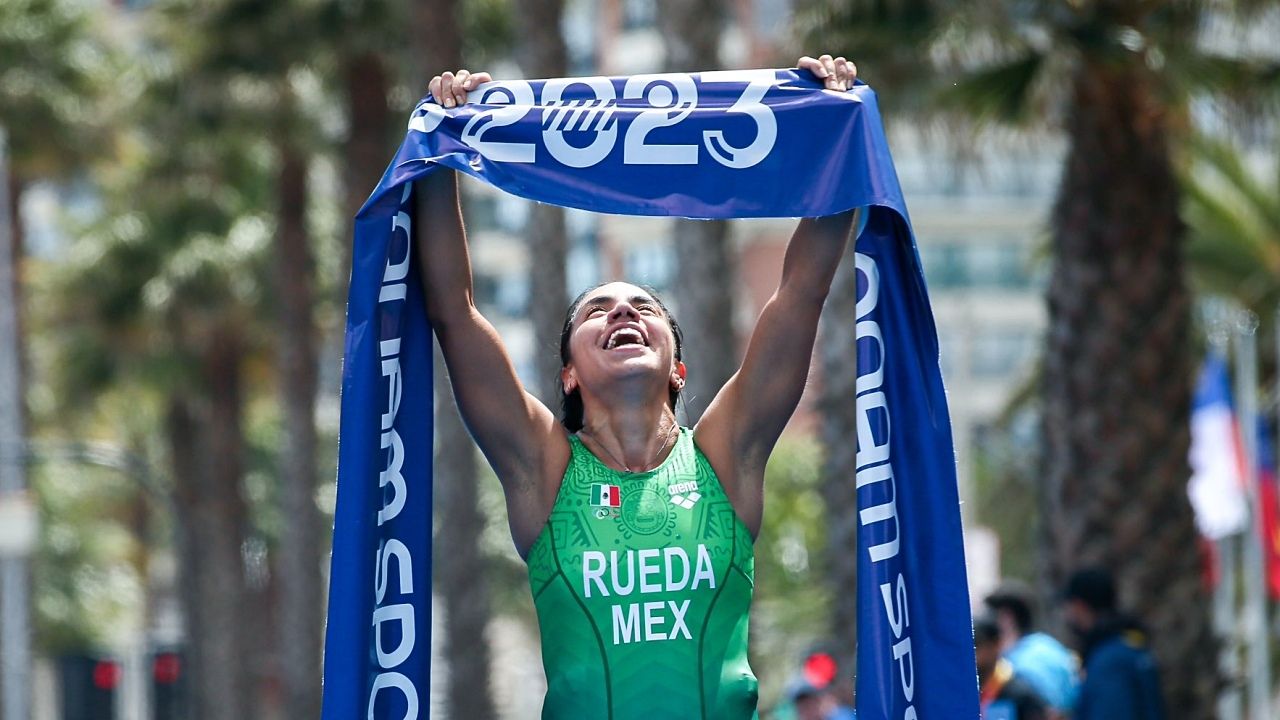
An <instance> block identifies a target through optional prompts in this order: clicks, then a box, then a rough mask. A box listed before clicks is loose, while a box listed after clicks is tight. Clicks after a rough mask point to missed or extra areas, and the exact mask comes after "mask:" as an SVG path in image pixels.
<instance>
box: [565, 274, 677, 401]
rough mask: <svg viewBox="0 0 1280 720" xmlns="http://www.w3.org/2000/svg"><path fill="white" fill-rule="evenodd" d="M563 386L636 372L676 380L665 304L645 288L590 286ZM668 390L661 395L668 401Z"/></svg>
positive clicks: (570, 387) (578, 385)
mask: <svg viewBox="0 0 1280 720" xmlns="http://www.w3.org/2000/svg"><path fill="white" fill-rule="evenodd" d="M569 358H570V359H569V363H568V364H567V365H565V367H564V369H563V370H562V371H561V379H562V380H563V381H564V386H565V391H566V392H572V391H573V390H575V389H581V388H582V387H584V386H585V387H588V388H590V387H595V386H596V385H597V384H600V383H608V382H610V381H613V380H621V379H626V378H632V377H637V376H645V375H648V376H652V377H653V378H654V380H655V383H659V382H662V381H663V380H665V381H666V382H662V385H661V386H662V387H663V388H665V387H666V386H667V385H666V383H668V382H677V381H678V377H679V370H678V369H677V363H676V360H675V335H674V334H673V333H672V331H671V325H670V323H669V322H668V320H667V317H666V315H665V313H664V312H663V310H662V306H661V305H659V304H658V302H657V301H656V300H654V299H653V296H651V295H650V294H649V293H648V292H646V291H645V290H644V289H642V288H640V287H637V286H635V285H632V284H630V283H623V282H614V283H609V284H607V285H602V286H600V287H598V288H596V289H595V290H593V291H591V292H589V293H588V294H587V297H586V298H585V299H584V300H583V301H582V303H581V304H580V305H579V306H578V308H577V310H576V311H575V312H574V317H573V326H572V329H571V331H570V336H569ZM665 397H666V396H665V394H664V395H663V398H664V401H665Z"/></svg>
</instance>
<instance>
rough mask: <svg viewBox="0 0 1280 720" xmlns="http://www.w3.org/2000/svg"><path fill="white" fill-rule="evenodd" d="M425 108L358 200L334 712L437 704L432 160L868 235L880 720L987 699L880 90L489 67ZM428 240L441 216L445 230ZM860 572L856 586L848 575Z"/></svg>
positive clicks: (918, 276) (870, 588) (602, 199)
mask: <svg viewBox="0 0 1280 720" xmlns="http://www.w3.org/2000/svg"><path fill="white" fill-rule="evenodd" d="M469 97H470V99H471V102H469V103H468V104H466V105H463V106H461V107H456V108H451V109H445V108H443V107H441V106H439V105H437V104H435V103H434V101H430V100H429V99H428V100H426V101H424V102H422V103H421V104H419V106H418V108H417V109H416V110H415V111H414V113H413V115H412V117H411V119H410V121H409V128H408V134H407V136H406V137H405V140H404V143H403V144H402V145H401V147H400V150H399V152H398V153H397V154H396V157H395V159H394V161H393V162H392V163H391V166H390V167H389V168H388V169H387V172H386V174H385V175H384V176H383V178H382V182H381V183H379V185H378V188H377V189H376V190H375V191H374V192H373V195H372V196H371V197H370V199H369V201H368V202H367V203H366V204H365V206H364V207H363V208H362V209H361V210H360V213H359V214H358V215H357V217H356V231H355V244H354V257H353V262H352V275H351V287H350V295H349V298H348V304H347V333H346V358H345V361H344V365H343V376H342V424H341V431H340V447H339V457H338V499H337V511H336V516H335V519H334V539H333V556H332V569H331V574H330V587H329V619H328V626H327V629H326V640H325V667H324V712H323V717H324V719H325V720H351V719H352V718H369V720H374V719H377V720H402V719H405V720H413V719H415V718H425V717H426V716H427V708H428V707H429V702H428V697H427V695H428V693H429V689H430V669H431V668H430V650H431V647H430V646H431V642H430V628H431V460H432V452H431V437H432V429H433V428H432V404H433V403H432V397H431V393H432V384H431V375H432V366H431V363H432V360H431V352H430V347H431V342H430V340H431V327H430V325H429V324H428V322H427V319H426V312H425V309H424V307H423V301H422V296H423V292H422V287H421V284H420V279H419V277H420V276H419V273H418V271H417V267H416V263H417V262H418V260H417V258H416V256H415V254H414V247H413V237H414V227H413V226H414V222H415V220H414V212H413V207H414V201H413V191H412V186H413V180H415V179H416V178H419V177H422V176H424V175H426V174H428V173H430V172H432V171H434V170H435V169H436V168H438V167H440V166H445V167H449V168H453V169H454V170H458V171H460V172H464V173H467V174H468V175H471V176H473V177H476V178H479V179H480V180H483V181H485V182H487V183H489V184H491V185H493V186H495V187H497V188H500V189H502V190H505V191H507V192H509V193H512V194H514V195H519V196H521V197H525V198H529V199H531V200H536V201H539V202H545V203H552V204H556V205H562V206H565V207H573V208H580V209H584V210H590V211H594V212H602V213H618V214H629V215H665V216H678V217H689V218H708V219H710V218H747V217H814V216H821V215H830V214H834V213H838V212H843V211H845V210H849V209H851V208H856V207H862V208H866V209H867V210H866V212H865V213H864V222H865V226H864V227H863V228H862V229H861V231H860V234H859V236H858V240H857V248H856V249H857V255H856V265H857V279H858V303H857V313H856V314H857V317H856V318H849V319H848V321H849V322H852V323H856V328H857V345H858V347H857V375H858V376H857V384H856V398H850V399H849V401H850V402H854V403H855V404H856V407H857V411H858V428H857V443H858V445H857V447H858V452H857V465H858V468H857V473H856V476H855V477H853V478H849V482H853V483H855V484H856V485H857V488H858V507H857V508H848V509H847V512H857V513H858V519H859V535H858V547H857V548H849V552H857V553H858V563H859V567H858V587H857V589H856V592H857V594H858V677H857V693H858V698H857V703H858V708H857V709H858V717H859V718H860V719H861V720H911V719H912V718H917V719H923V720H956V719H968V718H977V717H978V691H977V679H976V677H977V673H976V670H975V668H974V658H973V631H972V624H971V618H970V615H969V597H968V589H967V581H966V576H965V567H964V549H963V545H962V541H961V527H960V505H959V498H958V496H957V491H956V476H955V457H954V451H953V448H952V445H951V425H950V420H949V418H948V415H947V405H946V397H945V394H944V392H943V387H942V378H941V374H940V371H939V367H938V345H937V332H936V330H935V328H934V324H933V316H932V313H931V311H930V309H929V300H928V296H927V294H926V291H925V283H924V276H923V274H922V273H921V269H920V261H919V256H918V254H917V253H916V249H915V241H914V239H913V238H912V234H911V226H910V222H909V220H908V217H907V210H906V204H905V203H904V201H903V198H902V191H901V188H900V187H899V185H898V179H897V174H896V172H895V171H894V168H893V161H892V159H891V158H890V156H889V149H888V145H887V143H886V141H885V137H884V129H883V127H882V126H881V123H880V117H879V111H878V109H877V106H876V97H875V93H873V92H872V91H871V89H870V88H869V87H867V86H865V85H858V86H856V87H854V88H853V89H852V90H850V91H848V92H836V91H830V90H824V89H822V86H821V85H820V84H819V83H818V82H816V81H815V80H814V79H813V78H812V77H811V76H810V75H809V73H807V72H800V71H795V70H747V71H723V72H705V73H700V74H663V75H639V76H634V77H629V78H603V77H595V78H569V79H555V80H533V81H525V80H512V81H498V82H490V83H485V84H484V85H481V86H480V87H478V88H477V89H475V90H473V91H471V93H470V96H469ZM425 235H426V237H427V241H429V239H430V232H429V231H427V233H426V234H425ZM850 590H853V589H852V588H851V589H850Z"/></svg>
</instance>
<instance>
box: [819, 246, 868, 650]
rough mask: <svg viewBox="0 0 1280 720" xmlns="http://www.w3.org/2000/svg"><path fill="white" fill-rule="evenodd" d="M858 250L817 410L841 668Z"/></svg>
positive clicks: (850, 545)
mask: <svg viewBox="0 0 1280 720" xmlns="http://www.w3.org/2000/svg"><path fill="white" fill-rule="evenodd" d="M853 254H854V249H853V243H850V247H849V249H848V251H847V252H846V253H845V257H844V258H843V259H842V260H841V261H840V267H839V268H838V269H837V270H836V276H835V279H834V280H833V281H832V283H831V292H830V293H829V294H828V295H827V303H826V305H825V306H824V307H823V313H822V325H821V336H820V340H819V343H818V355H819V359H820V368H821V373H822V386H821V395H820V396H819V399H818V409H819V411H820V412H821V413H822V431H821V432H822V437H821V440H822V445H823V448H824V451H825V452H824V458H823V465H822V483H821V486H820V488H821V491H822V500H823V503H824V504H825V505H826V507H827V508H830V510H829V511H828V512H827V514H826V518H827V536H826V565H825V566H826V568H827V575H826V577H825V581H826V583H827V585H828V586H829V587H830V589H831V599H832V605H831V619H830V624H829V628H830V630H829V632H830V637H831V639H832V640H833V642H834V649H835V651H836V652H837V653H838V654H839V658H838V660H839V662H840V666H841V667H842V668H852V667H854V661H855V657H854V655H855V651H856V648H857V639H858V600H857V586H858V553H857V552H854V551H853V550H854V548H857V547H858V515H857V513H855V512H853V510H852V509H853V508H856V507H857V506H858V492H857V487H856V486H855V484H854V483H853V481H852V478H853V477H854V475H855V474H856V471H857V467H858V465H857V448H856V444H855V443H851V442H849V438H851V437H856V436H857V432H858V417H857V412H856V409H855V407H854V404H853V402H852V398H853V397H855V396H856V395H857V388H856V385H857V375H858V373H857V368H856V367H855V365H854V362H853V353H851V352H849V349H850V348H852V347H854V346H855V345H856V333H855V323H852V322H850V321H849V318H852V317H856V308H857V304H858V289H857V273H855V272H854V258H853Z"/></svg>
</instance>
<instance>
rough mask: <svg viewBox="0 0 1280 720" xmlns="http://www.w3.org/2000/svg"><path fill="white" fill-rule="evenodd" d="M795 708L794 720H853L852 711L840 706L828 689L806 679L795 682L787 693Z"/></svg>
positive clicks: (802, 678)
mask: <svg viewBox="0 0 1280 720" xmlns="http://www.w3.org/2000/svg"><path fill="white" fill-rule="evenodd" d="M787 696H788V697H789V699H790V700H791V703H792V706H793V707H794V708H795V718H796V720H855V718H856V716H855V715H854V713H853V711H852V710H850V709H848V708H844V707H841V706H840V702H839V701H838V700H836V697H835V695H834V694H832V693H831V691H830V689H829V687H818V686H817V685H814V684H813V683H812V682H810V681H809V680H808V679H806V678H804V677H801V678H799V679H797V680H795V681H794V682H793V683H792V685H791V688H790V689H789V690H788V692H787Z"/></svg>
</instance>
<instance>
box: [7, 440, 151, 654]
mask: <svg viewBox="0 0 1280 720" xmlns="http://www.w3.org/2000/svg"><path fill="white" fill-rule="evenodd" d="M32 469H33V472H32V487H33V488H34V489H35V491H36V495H37V497H38V498H39V503H40V522H41V528H40V536H41V537H40V543H39V550H38V554H37V556H36V559H35V567H36V571H35V579H36V589H37V591H36V595H35V599H34V605H35V618H36V643H37V646H38V647H39V648H40V650H41V651H42V652H46V653H49V654H57V653H66V652H85V651H92V650H98V649H101V648H103V647H108V646H110V645H111V644H113V643H114V644H118V643H119V642H120V641H121V640H123V639H126V638H129V637H131V636H133V635H135V634H136V633H138V632H139V631H141V629H142V622H143V621H142V618H141V616H140V613H139V610H140V609H141V608H142V607H143V605H144V598H143V595H144V592H145V589H144V588H145V584H146V577H145V567H144V565H143V563H142V554H141V544H142V542H143V541H145V538H140V537H138V536H137V535H136V534H135V533H134V532H133V531H132V529H131V527H130V526H131V525H132V524H133V523H134V522H135V520H134V518H132V517H131V515H132V514H134V513H135V512H136V508H135V506H136V504H137V503H139V502H144V500H143V498H142V496H141V492H140V489H139V487H138V486H137V485H136V484H135V483H134V481H132V480H131V479H129V478H127V477H125V476H123V475H121V474H120V473H118V472H114V471H109V470H103V469H98V468H89V467H84V466H77V465H72V464H68V463H64V462H56V461H54V462H46V463H40V464H37V465H35V466H33V468H32Z"/></svg>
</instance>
